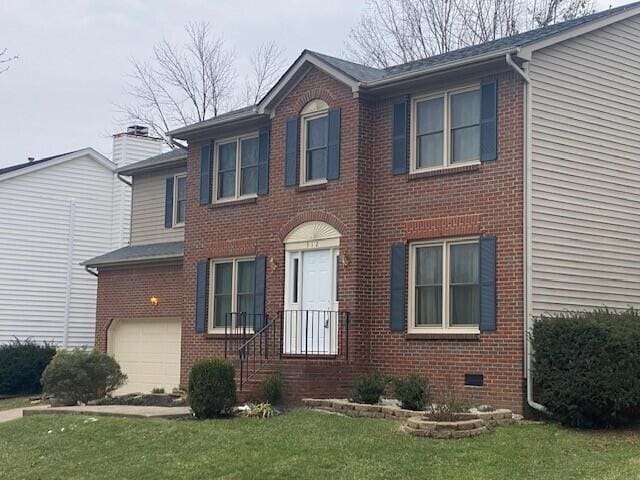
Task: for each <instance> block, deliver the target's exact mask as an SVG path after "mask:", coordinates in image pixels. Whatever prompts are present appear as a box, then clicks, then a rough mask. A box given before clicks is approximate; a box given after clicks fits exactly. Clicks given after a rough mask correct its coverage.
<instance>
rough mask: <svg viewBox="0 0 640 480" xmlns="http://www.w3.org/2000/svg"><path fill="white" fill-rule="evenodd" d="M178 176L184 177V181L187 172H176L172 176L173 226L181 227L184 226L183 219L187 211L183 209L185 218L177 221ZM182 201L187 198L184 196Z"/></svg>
mask: <svg viewBox="0 0 640 480" xmlns="http://www.w3.org/2000/svg"><path fill="white" fill-rule="evenodd" d="M179 178H184V179H185V180H184V181H185V182H186V181H187V174H186V173H178V174H176V175H174V176H173V225H172V227H173V228H181V227H184V223H185V222H184V220H185V219H186V216H187V212H186V209H185V219H183V221H182V222H178V179H179ZM185 193H186V184H185ZM184 201H185V202H186V201H187V198H186V197H185V199H184Z"/></svg>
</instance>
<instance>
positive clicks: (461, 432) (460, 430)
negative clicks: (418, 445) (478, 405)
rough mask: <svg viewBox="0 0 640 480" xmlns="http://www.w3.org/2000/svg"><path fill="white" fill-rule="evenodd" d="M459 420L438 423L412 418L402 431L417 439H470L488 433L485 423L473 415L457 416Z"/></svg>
mask: <svg viewBox="0 0 640 480" xmlns="http://www.w3.org/2000/svg"><path fill="white" fill-rule="evenodd" d="M455 417H456V418H457V420H455V421H452V422H438V421H434V420H430V419H429V418H428V417H426V416H420V417H411V418H410V419H408V420H407V423H406V425H404V426H403V427H402V430H403V431H404V432H406V433H408V434H410V435H413V436H416V437H430V438H469V437H475V436H478V435H480V434H482V433H484V432H486V431H487V427H486V426H485V421H484V420H482V419H480V418H478V417H477V415H475V414H471V413H458V414H455Z"/></svg>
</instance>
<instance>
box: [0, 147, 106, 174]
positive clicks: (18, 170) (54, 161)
mask: <svg viewBox="0 0 640 480" xmlns="http://www.w3.org/2000/svg"><path fill="white" fill-rule="evenodd" d="M83 156H87V157H89V158H91V159H92V160H94V161H96V162H98V163H99V164H101V165H102V166H104V167H105V168H108V169H109V170H112V171H115V168H116V165H115V163H113V162H112V161H111V160H109V159H108V158H107V157H105V156H104V155H102V154H101V153H100V152H98V151H96V150H94V149H93V148H91V147H87V148H81V149H80V150H74V151H72V152H66V153H60V154H58V155H52V156H50V157H44V158H40V159H38V160H34V161H32V162H25V163H19V164H17V165H11V166H9V167H5V168H0V180H6V179H8V178H13V177H17V176H19V175H24V174H27V173H31V172H34V171H38V170H41V169H43V168H48V167H52V166H54V165H59V164H60V163H64V162H68V161H70V160H75V159H77V158H80V157H83Z"/></svg>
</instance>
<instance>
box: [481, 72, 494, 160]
mask: <svg viewBox="0 0 640 480" xmlns="http://www.w3.org/2000/svg"><path fill="white" fill-rule="evenodd" d="M480 97H481V99H480V104H481V107H480V160H481V161H482V162H490V161H492V160H495V159H496V158H498V80H497V79H495V78H493V79H487V80H483V81H482V83H481V85H480Z"/></svg>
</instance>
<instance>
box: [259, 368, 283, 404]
mask: <svg viewBox="0 0 640 480" xmlns="http://www.w3.org/2000/svg"><path fill="white" fill-rule="evenodd" d="M262 391H263V392H264V395H265V397H266V398H267V402H269V403H270V404H272V405H274V404H276V403H278V402H279V401H280V399H282V376H281V375H280V374H279V373H274V374H272V375H269V376H268V377H267V378H266V379H265V381H264V382H262Z"/></svg>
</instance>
